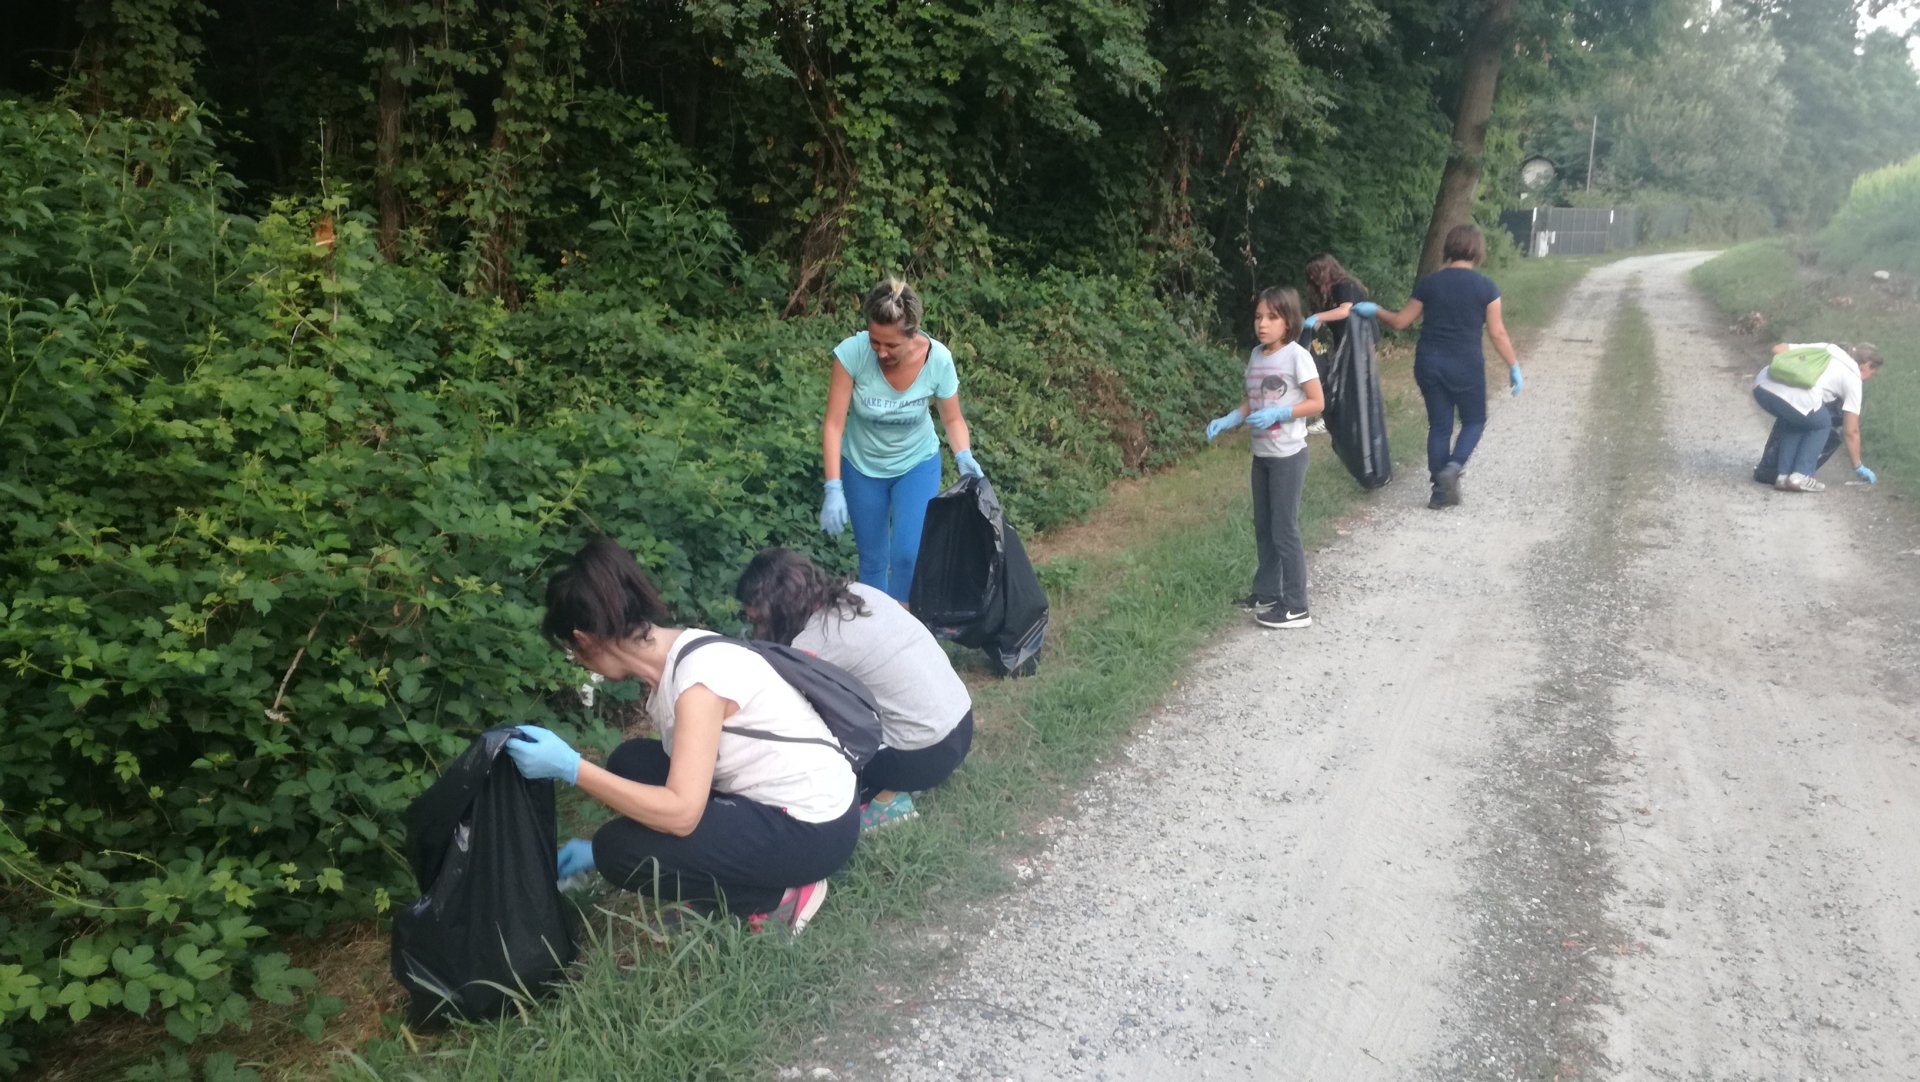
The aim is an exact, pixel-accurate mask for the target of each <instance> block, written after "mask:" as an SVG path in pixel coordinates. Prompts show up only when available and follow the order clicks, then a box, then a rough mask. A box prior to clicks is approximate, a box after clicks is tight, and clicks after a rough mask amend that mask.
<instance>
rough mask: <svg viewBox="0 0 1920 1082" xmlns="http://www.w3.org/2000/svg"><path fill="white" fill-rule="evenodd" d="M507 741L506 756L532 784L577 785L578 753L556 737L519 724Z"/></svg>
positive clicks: (545, 730) (539, 729)
mask: <svg viewBox="0 0 1920 1082" xmlns="http://www.w3.org/2000/svg"><path fill="white" fill-rule="evenodd" d="M514 731H515V733H516V734H517V735H516V736H514V737H513V738H512V739H510V740H508V741H507V754H508V755H511V756H513V765H515V766H517V767H519V768H520V773H521V774H523V775H525V776H526V777H529V778H532V779H533V780H534V781H544V780H547V779H549V778H551V779H553V780H554V781H564V782H566V783H567V784H568V785H577V784H579V779H580V753H579V752H577V751H575V750H573V748H572V747H571V746H570V745H568V743H567V742H566V741H564V740H562V739H560V737H559V735H558V734H556V733H554V732H552V731H551V730H548V729H542V728H541V727H540V726H538V725H521V726H519V727H518V728H516V729H515V730H514Z"/></svg>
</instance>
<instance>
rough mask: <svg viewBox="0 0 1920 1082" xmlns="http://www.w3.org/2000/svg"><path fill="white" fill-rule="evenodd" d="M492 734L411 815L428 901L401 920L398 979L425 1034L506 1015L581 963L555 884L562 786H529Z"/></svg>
mask: <svg viewBox="0 0 1920 1082" xmlns="http://www.w3.org/2000/svg"><path fill="white" fill-rule="evenodd" d="M513 734H514V730H513V729H512V728H499V729H488V730H487V731H486V732H484V733H481V734H480V735H479V736H478V737H476V738H475V739H474V741H473V744H472V745H471V746H470V747H468V748H467V750H466V751H465V752H463V753H462V754H461V756H460V758H458V759H455V760H454V761H453V765H451V766H449V767H448V768H447V770H446V773H444V774H443V775H441V777H440V780H439V781H437V782H434V783H433V786H432V787H431V788H429V789H428V790H427V791H426V792H424V793H422V794H420V796H419V798H418V799H416V800H415V801H414V802H413V804H412V805H411V806H410V807H408V808H407V861H408V863H409V864H411V865H412V866H413V877H414V880H415V881H416V882H417V883H418V884H419V886H420V899H419V900H418V901H416V902H414V903H413V904H412V905H410V906H408V907H406V909H404V910H402V911H401V912H400V914H399V915H398V916H397V917H395V918H394V921H393V962H392V965H393V979H394V980H397V981H399V982H400V985H401V987H403V988H405V989H406V990H407V993H408V996H409V1000H410V1001H409V1003H408V1005H407V1024H408V1025H410V1026H412V1027H414V1028H415V1029H422V1028H427V1027H430V1026H434V1025H441V1024H444V1023H445V1022H446V1021H447V1020H448V1019H450V1018H454V1017H458V1018H465V1019H469V1020H478V1019H485V1018H494V1017H498V1016H499V1015H501V1014H502V1013H504V1012H505V1011H506V1010H507V1008H508V1006H509V1005H510V1004H511V1003H512V1002H513V1000H514V998H515V997H516V996H521V995H526V994H536V993H538V992H540V991H541V990H543V989H544V988H545V987H546V986H548V985H549V984H551V983H552V982H553V981H554V980H556V979H557V978H558V977H559V976H560V974H561V972H562V970H564V969H565V967H566V965H567V963H569V962H571V961H573V954H574V942H573V928H572V924H571V921H570V918H569V915H568V912H567V903H566V902H565V901H564V900H563V899H562V898H561V897H560V888H559V885H558V884H557V882H556V881H555V873H556V869H555V867H554V859H555V852H556V847H555V844H554V841H555V839H554V833H555V831H554V813H553V783H552V782H550V781H529V780H527V779H526V778H525V777H522V776H521V774H520V770H519V768H518V767H516V766H514V765H513V759H512V757H511V756H509V755H507V753H506V743H507V741H508V740H509V739H511V738H512V737H513Z"/></svg>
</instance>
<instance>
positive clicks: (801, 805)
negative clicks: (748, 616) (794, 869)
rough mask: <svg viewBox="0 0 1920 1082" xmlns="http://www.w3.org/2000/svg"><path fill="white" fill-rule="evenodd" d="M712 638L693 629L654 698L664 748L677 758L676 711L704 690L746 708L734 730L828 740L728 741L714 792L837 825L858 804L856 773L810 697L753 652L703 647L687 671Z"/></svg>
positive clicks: (650, 701) (671, 657)
mask: <svg viewBox="0 0 1920 1082" xmlns="http://www.w3.org/2000/svg"><path fill="white" fill-rule="evenodd" d="M712 634H713V632H711V631H701V630H698V629H696V628H688V629H686V630H684V631H682V632H681V633H680V636H679V638H677V639H675V640H674V642H673V645H672V646H671V647H669V648H668V650H667V667H666V673H665V675H664V676H662V677H661V680H660V686H658V687H656V688H654V689H653V693H652V694H650V695H648V696H647V716H648V717H650V718H652V719H653V723H654V724H655V725H657V726H659V727H660V742H661V744H662V745H663V746H664V747H665V748H666V750H667V754H668V755H672V754H673V726H674V721H675V718H674V713H673V708H674V704H675V703H677V702H678V701H679V699H680V696H682V695H684V694H686V693H687V690H688V689H690V688H692V687H693V686H694V685H696V684H700V685H704V686H705V687H706V689H707V690H708V691H711V692H713V693H714V694H715V695H718V696H720V697H721V698H722V699H729V700H731V701H733V702H735V703H738V704H739V706H740V709H739V711H738V712H737V713H735V714H734V715H733V716H732V717H730V718H728V719H727V720H726V727H727V728H728V729H751V730H753V731H754V732H762V733H770V734H773V735H775V736H785V737H804V738H806V739H809V740H825V741H827V742H828V743H827V744H795V743H788V742H786V741H782V740H761V739H758V738H755V737H751V736H740V735H738V734H736V733H729V732H722V733H721V734H720V751H719V755H718V756H717V757H716V759H715V761H714V764H713V788H714V789H715V790H717V791H719V792H722V793H730V794H732V795H734V796H741V797H745V798H747V799H748V800H751V801H754V802H755V803H757V804H767V805H770V806H772V807H775V808H780V809H783V810H785V811H786V813H787V814H788V815H791V816H793V817H794V818H795V819H798V820H800V821H801V822H804V823H830V822H832V821H833V820H835V819H838V818H840V816H842V815H844V814H846V811H847V808H848V807H849V806H850V805H851V804H852V803H853V797H854V777H853V768H852V767H851V766H849V765H848V764H847V759H846V756H844V755H842V754H841V753H840V750H839V748H838V747H837V746H831V747H830V746H828V745H829V744H832V743H833V733H832V732H831V731H830V730H829V729H828V728H827V723H826V722H824V721H821V720H820V715H819V714H817V713H815V712H814V709H813V704H811V703H809V702H807V699H806V696H804V695H802V694H800V693H799V692H798V691H795V690H794V688H793V685H792V684H789V683H787V682H786V681H785V680H783V679H781V677H780V674H779V673H777V672H774V671H773V666H771V665H769V664H767V662H766V661H765V659H763V658H761V657H760V655H758V654H755V653H753V652H752V651H750V650H746V649H744V648H741V647H738V646H733V645H730V644H724V643H723V644H717V645H714V646H703V647H701V648H700V649H698V650H696V651H694V652H693V653H692V654H691V655H689V656H688V657H687V659H686V663H685V664H681V663H680V654H681V651H682V650H684V649H685V648H686V646H687V644H689V643H691V642H693V641H694V640H695V639H700V638H705V637H708V636H711V635H712Z"/></svg>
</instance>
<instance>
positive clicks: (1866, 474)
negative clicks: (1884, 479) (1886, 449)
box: [1853, 462, 1880, 485]
mask: <svg viewBox="0 0 1920 1082" xmlns="http://www.w3.org/2000/svg"><path fill="white" fill-rule="evenodd" d="M1853 472H1854V473H1856V474H1859V475H1860V480H1862V481H1865V482H1866V483H1867V484H1870V485H1877V484H1879V483H1880V477H1879V475H1878V474H1876V473H1874V472H1873V471H1872V470H1870V469H1868V468H1867V464H1866V463H1864V462H1862V463H1861V464H1859V465H1858V466H1855V467H1854V468H1853Z"/></svg>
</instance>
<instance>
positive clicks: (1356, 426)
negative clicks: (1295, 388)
mask: <svg viewBox="0 0 1920 1082" xmlns="http://www.w3.org/2000/svg"><path fill="white" fill-rule="evenodd" d="M1379 342H1380V324H1379V323H1377V322H1375V321H1374V320H1372V319H1368V318H1366V317H1364V316H1349V317H1348V318H1347V333H1346V334H1344V335H1342V336H1341V339H1340V344H1339V345H1338V346H1335V347H1334V350H1333V352H1332V353H1330V354H1328V355H1327V358H1326V368H1325V370H1324V371H1322V372H1321V373H1320V388H1321V390H1322V392H1323V393H1325V395H1326V396H1327V410H1326V420H1327V435H1328V436H1330V437H1332V440H1333V453H1334V454H1336V455H1338V456H1340V462H1341V464H1342V465H1344V466H1346V468H1347V472H1348V473H1351V474H1353V479H1354V480H1356V481H1358V482H1360V487H1361V488H1365V489H1375V488H1379V487H1380V486H1382V485H1384V484H1386V483H1387V482H1389V481H1391V480H1393V453H1392V452H1391V451H1390V450H1388V449H1387V407H1386V403H1385V402H1384V401H1383V400H1382V399H1381V396H1380V363H1379V357H1378V354H1377V352H1376V348H1377V347H1378V345H1379Z"/></svg>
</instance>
